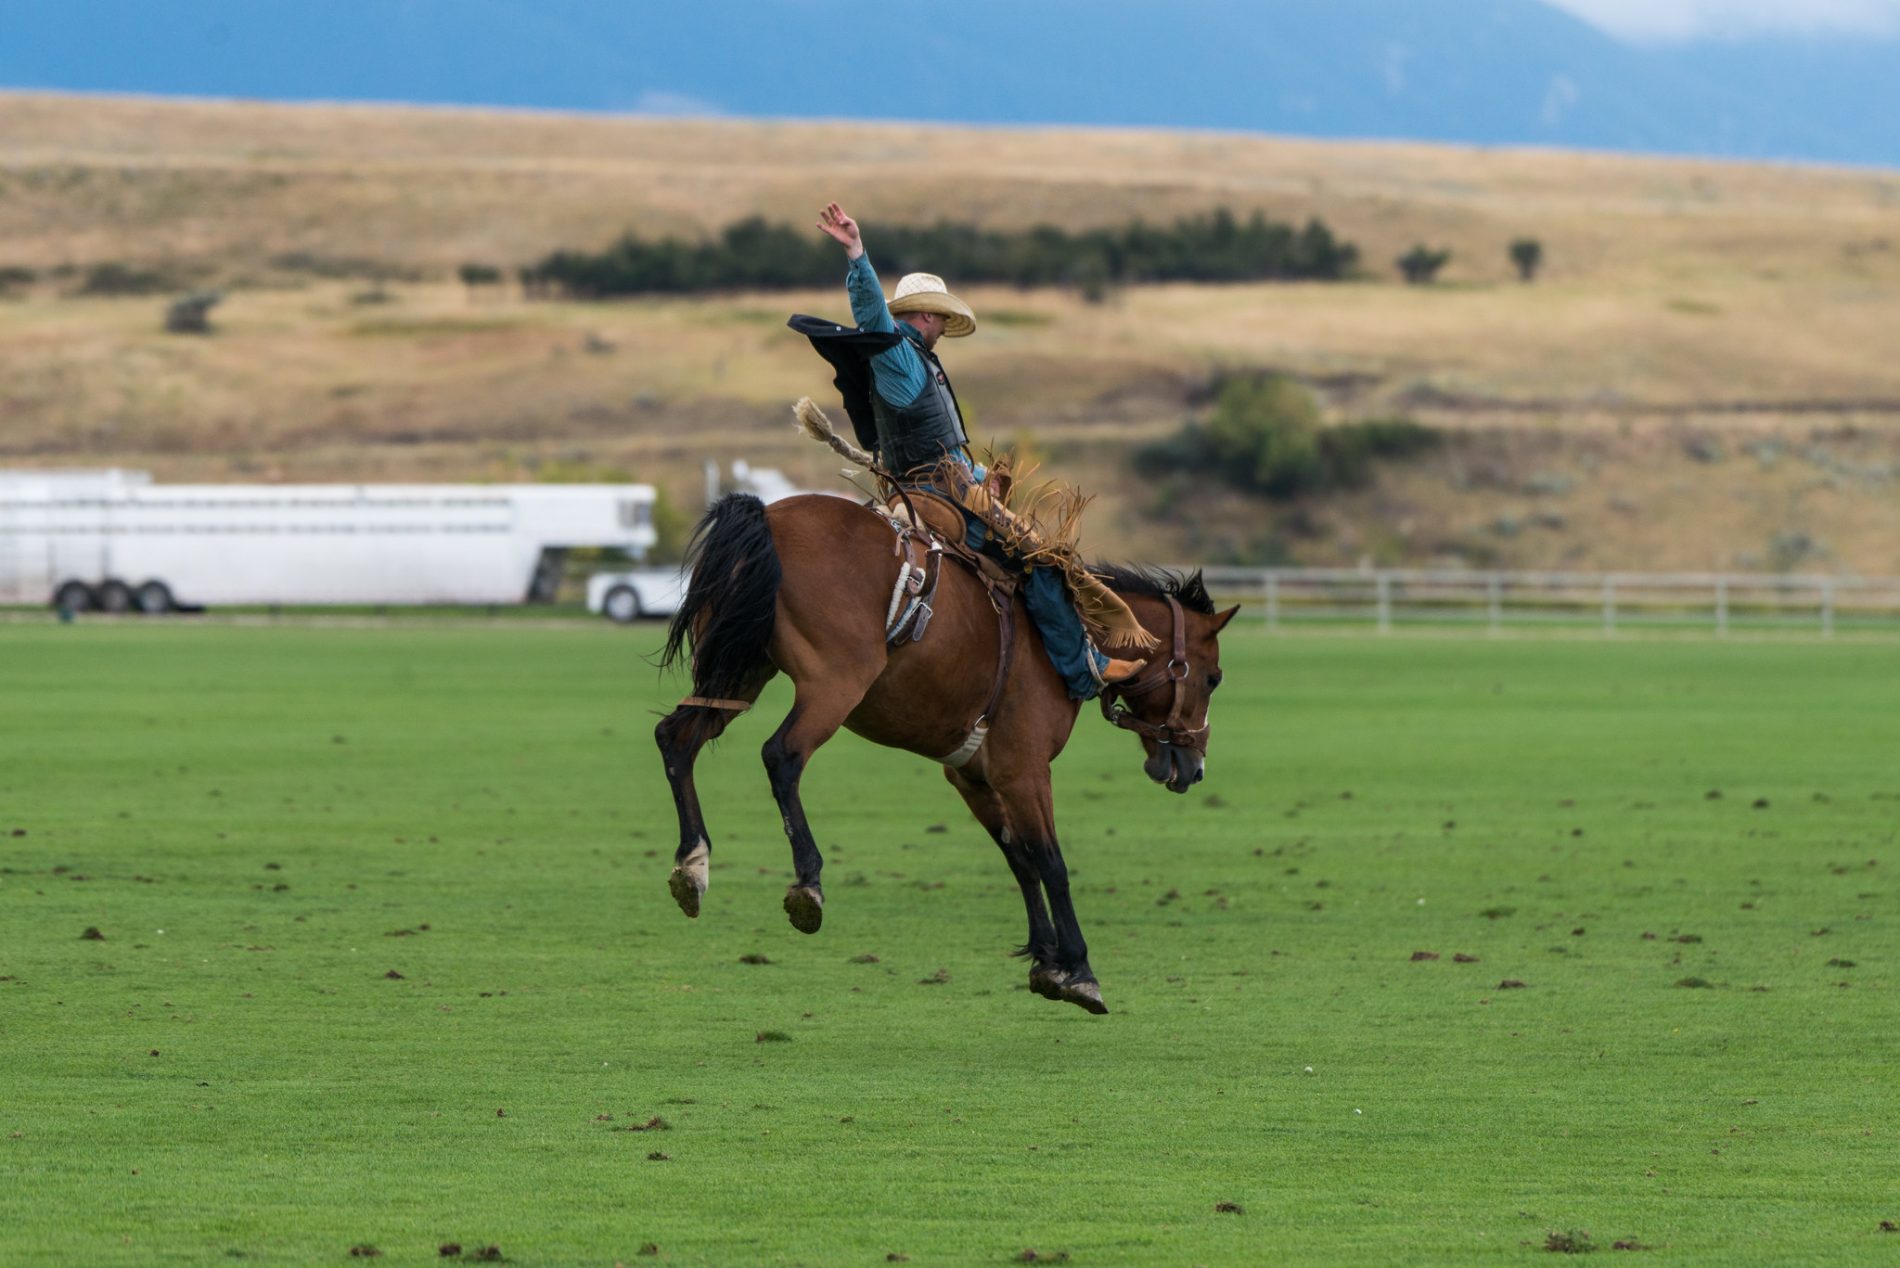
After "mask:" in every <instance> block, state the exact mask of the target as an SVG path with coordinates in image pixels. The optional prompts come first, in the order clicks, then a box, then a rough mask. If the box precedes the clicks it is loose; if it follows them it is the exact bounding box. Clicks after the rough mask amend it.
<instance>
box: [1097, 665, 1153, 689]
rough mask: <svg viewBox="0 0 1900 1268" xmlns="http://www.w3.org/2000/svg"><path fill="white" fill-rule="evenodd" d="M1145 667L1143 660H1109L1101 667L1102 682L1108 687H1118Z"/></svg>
mask: <svg viewBox="0 0 1900 1268" xmlns="http://www.w3.org/2000/svg"><path fill="white" fill-rule="evenodd" d="M1147 667H1148V662H1147V661H1145V660H1110V661H1109V662H1108V663H1107V664H1105V665H1103V666H1102V682H1103V684H1104V685H1106V686H1110V687H1116V686H1120V685H1121V684H1122V683H1125V682H1127V681H1128V680H1129V679H1130V678H1133V677H1134V676H1135V675H1136V674H1138V673H1140V672H1141V671H1142V670H1144V669H1146V668H1147Z"/></svg>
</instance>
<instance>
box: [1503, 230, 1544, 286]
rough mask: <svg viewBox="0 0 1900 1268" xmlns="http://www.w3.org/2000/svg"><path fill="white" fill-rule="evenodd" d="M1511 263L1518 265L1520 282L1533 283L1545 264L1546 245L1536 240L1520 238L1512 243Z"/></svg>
mask: <svg viewBox="0 0 1900 1268" xmlns="http://www.w3.org/2000/svg"><path fill="white" fill-rule="evenodd" d="M1511 263H1513V264H1515V265H1517V277H1518V280H1519V281H1521V282H1529V281H1532V280H1533V279H1535V278H1536V276H1537V270H1538V269H1539V268H1541V267H1542V266H1543V263H1544V244H1543V243H1541V242H1539V241H1538V240H1537V239H1536V238H1518V239H1517V240H1516V241H1514V242H1512V243H1511Z"/></svg>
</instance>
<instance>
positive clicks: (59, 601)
mask: <svg viewBox="0 0 1900 1268" xmlns="http://www.w3.org/2000/svg"><path fill="white" fill-rule="evenodd" d="M53 606H54V607H55V608H57V609H58V610H59V611H61V612H91V611H93V610H94V609H95V608H97V607H98V606H99V596H98V595H97V594H95V593H93V589H92V587H91V586H89V585H87V584H86V583H85V582H83V581H62V582H60V585H59V589H57V590H55V591H53Z"/></svg>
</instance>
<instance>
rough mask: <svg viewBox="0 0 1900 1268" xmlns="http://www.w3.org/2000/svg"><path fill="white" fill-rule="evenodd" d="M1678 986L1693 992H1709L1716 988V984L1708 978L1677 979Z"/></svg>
mask: <svg viewBox="0 0 1900 1268" xmlns="http://www.w3.org/2000/svg"><path fill="white" fill-rule="evenodd" d="M1676 985H1677V986H1680V987H1683V988H1685V989H1687V990H1691V991H1707V990H1713V989H1714V988H1715V983H1714V982H1711V981H1710V980H1709V979H1708V978H1706V977H1683V978H1677V979H1676Z"/></svg>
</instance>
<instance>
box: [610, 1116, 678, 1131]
mask: <svg viewBox="0 0 1900 1268" xmlns="http://www.w3.org/2000/svg"><path fill="white" fill-rule="evenodd" d="M614 1130H615V1131H617V1132H670V1131H672V1130H673V1124H671V1123H669V1122H667V1121H666V1120H665V1119H664V1118H661V1117H660V1116H659V1115H658V1114H655V1115H654V1116H653V1117H652V1118H649V1119H648V1120H647V1121H646V1122H644V1123H628V1124H627V1125H626V1126H624V1127H616V1128H614Z"/></svg>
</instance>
